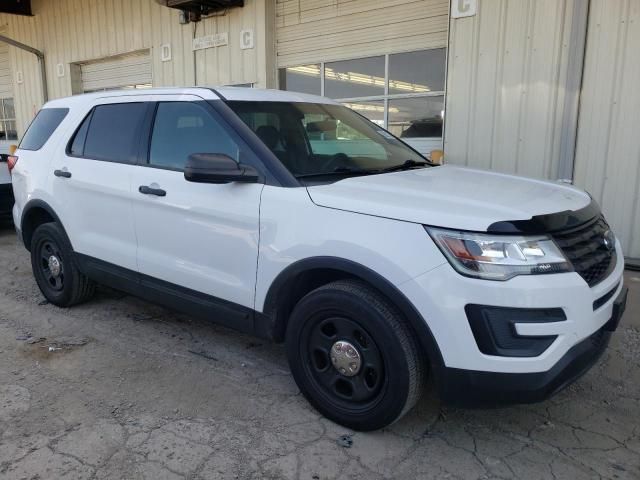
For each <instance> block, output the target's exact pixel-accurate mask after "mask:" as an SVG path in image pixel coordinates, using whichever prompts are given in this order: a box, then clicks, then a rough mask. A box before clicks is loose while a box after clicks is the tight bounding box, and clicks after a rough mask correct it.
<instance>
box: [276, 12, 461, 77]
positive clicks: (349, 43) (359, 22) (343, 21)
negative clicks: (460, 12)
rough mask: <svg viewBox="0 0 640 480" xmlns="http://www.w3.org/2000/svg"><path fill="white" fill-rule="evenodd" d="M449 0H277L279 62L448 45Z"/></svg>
mask: <svg viewBox="0 0 640 480" xmlns="http://www.w3.org/2000/svg"><path fill="white" fill-rule="evenodd" d="M448 8H449V6H448V2H447V0H412V1H406V0H404V1H401V0H300V1H298V0H277V5H276V22H277V32H276V37H277V54H278V66H279V67H284V66H293V65H300V64H305V63H314V62H319V61H332V60H341V59H349V58H354V57H366V56H371V55H380V54H385V53H393V52H401V51H411V50H419V49H423V48H439V47H445V46H446V44H447V28H448V17H447V15H448Z"/></svg>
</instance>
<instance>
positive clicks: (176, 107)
mask: <svg viewBox="0 0 640 480" xmlns="http://www.w3.org/2000/svg"><path fill="white" fill-rule="evenodd" d="M192 153H223V154H226V155H229V156H230V157H231V158H233V159H235V160H236V161H237V159H238V146H237V145H236V144H235V143H234V142H233V141H232V140H231V139H230V138H229V135H228V134H227V132H226V131H225V130H224V129H223V128H222V126H221V125H220V124H219V123H218V122H217V121H216V120H215V119H214V118H213V117H212V116H211V114H209V112H207V111H206V110H205V109H204V108H203V107H202V106H200V105H198V104H197V103H192V102H164V103H160V104H158V110H157V112H156V118H155V122H154V124H153V133H152V134H151V147H150V149H149V164H150V165H154V166H157V167H162V168H170V169H175V170H181V169H183V168H184V164H185V161H186V160H187V157H188V156H189V155H191V154H192Z"/></svg>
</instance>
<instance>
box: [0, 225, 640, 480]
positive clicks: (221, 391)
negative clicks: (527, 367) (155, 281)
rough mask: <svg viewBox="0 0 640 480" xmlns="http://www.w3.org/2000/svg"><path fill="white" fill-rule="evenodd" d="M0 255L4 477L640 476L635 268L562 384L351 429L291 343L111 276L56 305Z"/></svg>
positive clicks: (13, 249)
mask: <svg viewBox="0 0 640 480" xmlns="http://www.w3.org/2000/svg"><path fill="white" fill-rule="evenodd" d="M0 265H1V269H2V270H1V271H2V275H1V276H0V479H58V478H68V479H85V478H96V479H102V478H116V479H118V478H123V479H124V478H126V479H137V478H141V479H142V478H144V479H153V480H160V479H174V478H194V479H195V478H197V479H208V478H211V479H214V478H215V479H221V478H222V479H224V478H232V479H235V478H300V479H310V480H312V479H325V478H342V479H346V478H366V479H377V478H404V479H418V478H465V479H466V478H527V479H530V478H571V479H579V478H599V477H603V478H619V479H638V478H640V318H639V316H638V313H639V312H640V274H638V273H634V272H628V273H627V275H626V282H627V285H628V286H629V287H630V289H631V292H630V295H629V306H628V310H627V313H626V316H625V318H624V319H623V322H622V324H621V326H620V328H619V329H618V331H617V332H616V334H615V337H614V338H613V341H612V343H611V346H610V349H609V350H608V352H607V353H606V354H605V356H604V357H603V359H602V360H601V361H600V363H599V364H598V365H597V366H596V367H595V368H594V369H592V370H591V371H590V372H589V373H588V374H587V375H586V376H585V377H583V378H582V379H581V380H580V381H579V382H578V383H576V384H574V385H573V386H571V387H570V388H569V389H568V390H565V391H564V392H562V393H561V394H559V395H558V396H556V397H555V398H553V399H551V400H549V401H547V402H545V403H542V404H538V405H532V406H519V407H512V408H506V409H501V410H480V411H468V410H466V411H465V410H456V409H447V408H441V407H440V406H439V405H438V403H437V401H436V400H435V399H434V398H432V396H430V395H425V397H424V398H423V401H422V402H421V403H420V404H419V406H418V407H417V408H416V409H415V410H414V411H413V412H411V413H410V414H409V415H408V416H407V417H405V418H404V419H403V420H402V421H400V422H399V423H397V424H395V425H394V426H393V427H392V428H390V429H388V430H385V431H380V432H375V433H355V434H353V432H349V431H347V430H346V429H344V428H342V427H340V426H338V425H335V424H333V423H331V422H329V421H327V420H325V419H323V418H322V417H320V416H319V415H318V414H317V413H316V412H315V411H314V410H313V409H312V408H311V407H310V406H309V405H308V403H307V402H306V401H305V400H304V398H302V396H301V395H300V393H299V391H298V389H297V388H296V385H295V384H294V382H293V380H292V378H291V376H290V375H289V372H288V368H287V363H286V359H285V356H284V352H283V349H282V348H281V347H280V346H276V345H271V344H268V343H265V342H262V341H258V340H256V339H254V338H250V337H248V336H245V335H240V334H237V333H234V332H232V331H230V330H226V329H223V328H220V327H216V326H212V325H210V324H207V323H205V322H200V321H195V320H193V319H191V318H188V317H186V316H183V315H178V314H175V313H172V312H169V311H167V310H164V309H162V308H159V307H156V306H153V305H150V304H147V303H144V302H142V301H139V300H136V299H135V298H132V297H129V296H123V295H121V294H118V293H116V292H112V291H109V290H101V291H100V292H99V294H98V296H97V297H96V298H95V299H94V300H92V301H91V302H89V303H87V304H85V305H81V306H78V307H75V308H72V309H69V310H63V309H59V308H56V307H54V306H52V305H48V304H46V303H45V302H43V297H42V296H41V294H40V292H39V291H38V289H37V287H36V285H35V283H34V281H33V279H32V276H31V268H30V263H29V257H28V254H27V252H26V251H25V250H24V249H23V248H22V247H21V246H19V245H18V244H17V242H16V239H15V236H14V234H13V232H12V231H11V230H3V231H1V232H0ZM349 434H352V436H351V440H352V441H353V443H352V445H351V447H350V448H346V447H345V446H343V445H341V444H340V442H339V440H340V438H341V436H342V435H349Z"/></svg>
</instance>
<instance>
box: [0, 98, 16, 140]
mask: <svg viewBox="0 0 640 480" xmlns="http://www.w3.org/2000/svg"><path fill="white" fill-rule="evenodd" d="M17 139H18V132H17V131H16V111H15V109H14V107H13V98H3V99H0V140H17Z"/></svg>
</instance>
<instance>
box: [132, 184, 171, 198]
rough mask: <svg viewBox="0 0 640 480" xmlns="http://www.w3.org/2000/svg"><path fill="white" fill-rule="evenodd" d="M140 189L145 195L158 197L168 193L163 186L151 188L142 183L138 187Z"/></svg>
mask: <svg viewBox="0 0 640 480" xmlns="http://www.w3.org/2000/svg"><path fill="white" fill-rule="evenodd" d="M138 191H139V192H140V193H142V194H143V195H155V196H156V197H164V196H166V195H167V192H165V191H164V190H162V189H161V188H151V187H148V186H147V185H140V186H139V187H138Z"/></svg>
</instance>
